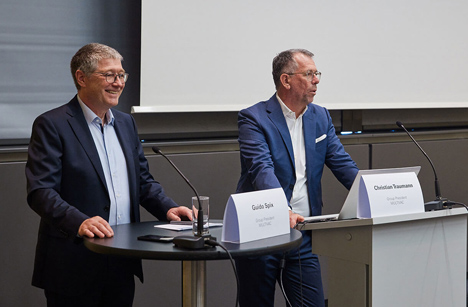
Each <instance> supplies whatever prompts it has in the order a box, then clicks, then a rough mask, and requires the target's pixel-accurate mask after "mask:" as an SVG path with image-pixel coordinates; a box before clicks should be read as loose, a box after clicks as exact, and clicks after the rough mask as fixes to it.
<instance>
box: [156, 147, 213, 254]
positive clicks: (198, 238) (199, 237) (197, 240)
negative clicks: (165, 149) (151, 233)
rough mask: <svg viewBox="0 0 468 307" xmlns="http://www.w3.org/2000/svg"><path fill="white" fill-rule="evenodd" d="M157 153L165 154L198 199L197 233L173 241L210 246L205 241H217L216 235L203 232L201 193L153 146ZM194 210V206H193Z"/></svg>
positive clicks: (184, 244) (201, 246) (192, 245)
mask: <svg viewBox="0 0 468 307" xmlns="http://www.w3.org/2000/svg"><path fill="white" fill-rule="evenodd" d="M151 149H152V150H153V151H154V152H155V153H157V154H160V155H161V156H163V157H164V158H165V159H166V160H167V161H168V162H169V163H170V164H171V165H172V167H173V168H174V169H175V170H176V171H177V173H179V175H180V176H181V177H182V178H183V179H184V180H185V182H187V184H188V185H189V187H190V188H191V189H192V191H193V192H194V193H195V196H196V197H197V201H198V215H197V234H196V235H194V236H178V237H175V238H174V240H173V242H174V244H175V245H176V246H179V247H183V248H187V249H201V248H204V247H209V245H205V242H207V241H209V240H213V241H216V238H215V237H212V236H211V235H210V233H209V230H208V233H206V234H203V207H202V204H201V201H200V195H199V194H198V192H197V190H196V189H195V187H194V186H193V185H192V184H191V183H190V181H189V180H188V179H187V177H185V176H184V174H182V172H181V171H180V170H179V169H178V168H177V166H176V165H175V164H174V163H173V162H172V161H171V160H170V159H169V158H168V157H167V156H166V155H165V154H163V153H162V151H161V150H160V149H159V147H157V146H153V147H152V148H151ZM192 210H193V208H192ZM208 229H209V228H208Z"/></svg>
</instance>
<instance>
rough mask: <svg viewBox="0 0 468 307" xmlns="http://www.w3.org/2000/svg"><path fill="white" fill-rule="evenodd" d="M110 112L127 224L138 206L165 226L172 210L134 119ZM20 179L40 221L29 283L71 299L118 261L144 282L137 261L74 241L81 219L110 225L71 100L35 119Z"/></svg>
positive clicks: (99, 177)
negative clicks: (123, 172) (121, 159)
mask: <svg viewBox="0 0 468 307" xmlns="http://www.w3.org/2000/svg"><path fill="white" fill-rule="evenodd" d="M112 112H113V114H114V117H115V125H114V127H115V131H116V134H117V137H118V139H119V142H120V145H121V147H122V150H123V153H124V155H125V159H126V163H127V169H128V179H129V188H130V199H131V213H130V214H131V221H132V222H139V221H140V213H139V204H141V205H142V206H143V207H145V208H146V209H147V210H148V211H149V212H150V213H151V214H153V215H154V216H156V217H157V218H158V219H161V220H165V219H166V213H167V211H168V210H169V209H170V208H172V207H175V206H177V205H176V204H175V203H174V201H173V200H171V199H170V198H168V197H167V196H166V195H165V194H164V191H163V189H162V187H161V185H160V184H159V183H158V182H156V181H155V180H154V179H153V177H152V176H151V174H150V173H149V169H148V162H147V160H146V158H145V156H144V153H143V150H142V146H141V143H140V140H139V138H138V133H137V128H136V125H135V121H134V119H133V117H132V116H130V115H129V114H125V113H122V112H119V111H117V110H113V111H112ZM26 178H27V192H28V195H27V200H28V204H29V206H30V207H31V208H32V209H33V210H34V211H35V212H37V213H38V214H39V215H40V217H41V221H40V226H39V234H38V241H37V247H36V258H35V264H34V273H33V281H32V283H33V285H35V286H37V287H40V288H44V289H47V290H50V291H53V292H57V293H62V294H72V293H73V294H77V293H80V291H85V288H84V285H86V284H87V283H89V282H88V281H89V279H90V277H91V278H92V277H93V276H98V274H99V272H100V271H99V270H100V269H101V268H103V267H104V266H106V265H108V262H109V261H117V262H118V263H119V270H122V272H123V273H131V275H132V276H133V274H135V275H137V276H138V277H139V278H140V279H141V280H142V279H143V273H142V269H141V261H139V260H127V259H117V258H113V257H110V258H109V257H107V256H104V255H99V254H96V253H93V252H91V251H89V250H87V249H86V248H85V247H84V245H83V242H82V240H81V239H79V238H78V237H77V235H78V229H79V227H80V225H81V223H82V222H83V221H84V220H86V219H88V218H90V217H93V216H101V217H103V218H104V219H106V220H109V209H110V199H109V194H108V191H107V185H106V180H105V177H104V172H103V169H102V166H101V163H100V160H99V155H98V151H97V149H96V146H95V145H94V141H93V138H92V136H91V133H90V131H89V128H88V124H87V122H86V120H85V117H84V115H83V111H82V110H81V107H80V105H79V103H78V100H77V98H76V96H75V97H74V98H73V99H72V100H71V101H70V102H69V103H68V104H66V105H63V106H61V107H58V108H56V109H54V110H51V111H48V112H46V113H44V114H42V115H40V116H39V117H38V118H37V119H36V120H35V122H34V124H33V129H32V135H31V140H30V144H29V150H28V161H27V164H26ZM109 259H111V260H109Z"/></svg>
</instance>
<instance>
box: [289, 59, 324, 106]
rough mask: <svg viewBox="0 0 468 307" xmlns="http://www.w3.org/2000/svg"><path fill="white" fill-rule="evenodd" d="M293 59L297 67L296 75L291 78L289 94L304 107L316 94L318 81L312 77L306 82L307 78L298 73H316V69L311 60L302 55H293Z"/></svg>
mask: <svg viewBox="0 0 468 307" xmlns="http://www.w3.org/2000/svg"><path fill="white" fill-rule="evenodd" d="M294 59H295V60H296V63H297V64H298V67H297V70H296V71H295V72H294V73H296V74H295V75H292V76H291V80H290V85H291V94H292V96H293V97H294V99H295V100H296V101H297V102H301V103H302V104H304V106H305V105H307V104H309V103H310V102H312V101H314V97H315V94H316V93H317V84H318V83H319V82H320V81H319V79H318V78H317V77H316V76H313V77H312V80H307V77H306V76H304V75H302V74H300V73H305V72H307V71H312V72H316V71H317V67H316V66H315V62H314V60H312V58H310V57H308V56H306V55H304V54H302V53H297V54H296V55H294ZM297 73H299V74H297Z"/></svg>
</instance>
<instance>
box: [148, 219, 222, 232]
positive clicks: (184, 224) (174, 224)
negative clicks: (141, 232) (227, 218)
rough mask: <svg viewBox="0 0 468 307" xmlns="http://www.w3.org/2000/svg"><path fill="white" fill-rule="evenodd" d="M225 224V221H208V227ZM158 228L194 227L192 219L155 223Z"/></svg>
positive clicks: (178, 229)
mask: <svg viewBox="0 0 468 307" xmlns="http://www.w3.org/2000/svg"><path fill="white" fill-rule="evenodd" d="M219 226H223V223H212V222H209V223H208V227H219ZM154 227H157V228H163V229H168V230H175V231H182V230H189V229H192V228H193V226H192V221H179V222H175V221H173V222H170V223H169V224H161V225H154Z"/></svg>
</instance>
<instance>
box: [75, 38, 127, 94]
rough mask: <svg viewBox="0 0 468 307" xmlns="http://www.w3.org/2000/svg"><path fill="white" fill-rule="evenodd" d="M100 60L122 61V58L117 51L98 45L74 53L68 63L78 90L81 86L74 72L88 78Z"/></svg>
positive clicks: (91, 45)
mask: <svg viewBox="0 0 468 307" xmlns="http://www.w3.org/2000/svg"><path fill="white" fill-rule="evenodd" d="M102 59H118V60H120V61H123V57H122V56H121V55H120V53H119V52H118V51H117V50H115V49H114V48H112V47H109V46H106V45H103V44H98V43H91V44H87V45H85V46H83V47H81V48H80V50H78V51H77V52H76V53H75V55H74V56H73V58H72V60H71V62H70V69H71V74H72V77H73V81H74V82H75V86H76V88H77V89H78V90H79V89H80V88H81V86H80V85H79V84H78V82H77V80H76V76H75V73H76V71H77V70H81V71H82V72H83V73H84V74H85V75H86V76H89V75H90V74H91V73H93V72H94V71H96V69H97V66H98V63H99V61H100V60H102Z"/></svg>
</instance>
